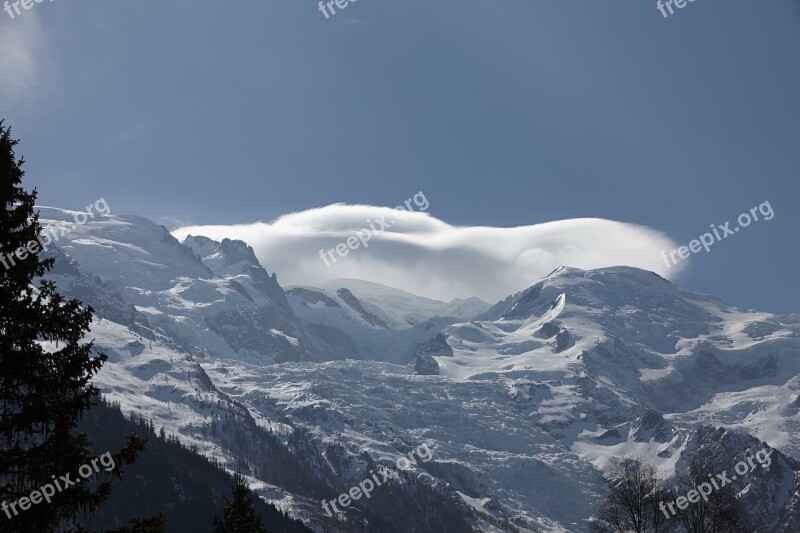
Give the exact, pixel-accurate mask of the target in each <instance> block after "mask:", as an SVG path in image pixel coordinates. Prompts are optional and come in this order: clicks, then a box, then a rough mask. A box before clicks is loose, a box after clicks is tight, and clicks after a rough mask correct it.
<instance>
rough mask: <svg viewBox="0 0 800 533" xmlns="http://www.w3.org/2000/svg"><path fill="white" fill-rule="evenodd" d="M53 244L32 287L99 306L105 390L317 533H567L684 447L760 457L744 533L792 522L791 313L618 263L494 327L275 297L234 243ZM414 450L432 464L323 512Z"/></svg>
mask: <svg viewBox="0 0 800 533" xmlns="http://www.w3.org/2000/svg"><path fill="white" fill-rule="evenodd" d="M71 216H72V215H71V214H70V213H69V212H64V211H60V210H54V209H42V221H43V223H44V224H57V225H58V224H63V223H64V222H65V221H67V220H70V219H71ZM58 246H59V249H58V250H55V251H54V252H53V253H55V254H56V255H57V257H58V261H57V263H56V270H55V271H54V273H53V275H52V277H54V278H55V279H56V281H57V283H58V285H59V287H60V288H61V289H62V291H63V292H65V293H67V294H68V295H76V296H78V297H79V298H81V299H83V300H84V301H86V302H87V303H89V304H91V305H93V306H94V307H95V309H96V310H97V315H98V319H97V320H96V322H95V324H94V327H93V330H92V334H93V335H94V336H95V337H96V339H97V344H98V346H99V347H102V348H103V349H105V350H106V351H107V352H108V353H109V354H110V355H111V358H110V361H109V363H108V364H107V365H106V367H105V368H104V370H103V371H102V372H101V374H100V376H99V378H98V383H99V385H100V387H101V389H102V390H103V391H104V393H105V394H107V395H108V396H109V397H111V398H112V399H114V400H115V401H119V402H120V403H121V404H122V406H123V408H124V409H126V410H128V411H130V412H136V413H137V414H139V415H141V416H144V417H148V418H153V419H154V421H155V424H156V426H159V425H162V426H164V427H165V428H166V430H167V431H168V432H169V433H174V434H175V435H177V436H178V437H179V438H180V439H182V440H183V441H185V442H187V443H188V444H192V445H195V446H197V449H198V451H199V452H200V453H203V454H205V455H208V456H210V457H216V458H219V459H220V460H222V461H223V462H225V463H227V464H229V465H231V466H233V465H234V464H236V463H237V462H245V463H246V464H249V465H252V469H251V471H250V472H248V473H249V475H250V476H251V481H252V485H253V487H254V488H255V489H257V490H258V491H259V493H260V494H261V495H262V496H263V497H264V498H266V499H268V500H270V501H273V502H275V503H276V505H278V506H279V507H281V508H283V509H285V510H287V511H288V512H290V513H292V514H293V515H294V516H297V517H298V518H301V519H303V520H304V521H306V522H307V523H308V524H309V525H310V526H311V527H314V528H316V529H317V530H319V531H391V530H393V529H394V530H398V531H468V530H479V531H585V530H586V527H587V520H588V519H589V517H590V516H591V515H592V513H593V512H594V511H595V507H596V504H597V502H598V497H599V495H600V494H601V492H602V490H603V488H604V486H605V481H604V479H603V475H604V474H605V473H606V472H608V470H609V468H610V466H611V460H612V459H613V458H615V457H621V456H623V455H638V456H641V457H644V458H646V459H647V460H648V461H649V462H652V463H653V464H655V465H656V466H657V467H658V468H659V469H660V470H661V471H662V472H663V473H664V474H667V475H669V474H674V473H675V471H676V468H678V469H680V468H681V467H682V466H683V465H685V464H686V462H687V461H688V460H689V458H690V457H691V456H692V454H694V453H696V451H697V450H698V449H699V448H704V449H708V450H711V451H712V452H713V453H714V454H715V456H716V457H717V458H718V459H719V460H720V461H721V462H723V463H726V464H734V463H736V461H737V460H738V459H737V458H739V457H741V455H742V454H743V453H745V451H747V450H751V451H753V450H756V449H759V448H762V447H765V446H766V445H769V446H770V447H771V448H774V449H775V450H776V451H775V452H774V455H773V462H772V464H771V466H770V468H769V469H765V470H764V471H763V472H762V471H759V472H757V473H754V474H752V475H751V476H750V477H749V478H748V479H747V480H742V481H741V483H740V486H737V490H738V491H740V493H741V494H742V495H743V500H742V501H744V502H745V503H746V505H747V508H748V509H749V510H750V512H751V513H752V515H753V516H758V517H759V521H760V524H761V526H762V527H763V528H764V529H763V530H764V531H784V532H789V531H796V530H797V529H796V528H797V524H800V504H799V503H798V497H797V496H796V495H797V494H798V493H799V492H798V490H799V489H800V486H798V484H799V483H798V479H800V463H798V462H797V461H796V460H795V459H794V458H793V457H798V454H800V449H798V447H799V446H800V444H798V442H797V439H795V438H793V437H794V436H796V435H797V432H798V423H800V337H799V336H798V333H800V316H798V315H773V314H769V313H760V312H755V311H750V310H744V309H738V308H736V307H734V306H731V305H730V304H727V303H726V302H724V301H722V300H720V299H718V298H714V297H711V296H707V295H701V294H697V293H692V292H688V291H684V290H682V289H680V288H679V287H677V286H675V285H674V284H672V283H670V282H669V281H667V280H664V279H663V278H660V277H659V276H657V275H656V274H653V273H651V272H645V271H642V270H638V269H634V268H627V267H615V268H606V269H600V270H593V271H583V270H578V269H573V268H560V269H557V270H556V271H554V272H553V273H551V274H550V275H548V276H547V277H545V278H544V279H542V280H540V281H539V282H537V283H536V284H534V285H533V286H531V287H529V288H527V289H525V290H522V291H521V292H519V293H517V294H515V295H512V296H509V297H508V298H506V299H505V300H503V301H502V302H499V303H497V304H495V305H494V306H492V307H491V308H488V305H486V304H483V303H482V302H480V301H477V300H466V301H461V302H450V303H443V302H436V301H435V300H429V299H425V298H422V297H418V296H414V295H409V294H407V293H404V292H402V291H398V290H396V289H391V288H388V287H383V286H379V285H376V284H372V283H368V282H360V281H357V280H338V281H336V282H333V283H332V284H330V285H326V286H324V287H321V288H314V287H293V288H292V289H291V290H289V291H286V292H284V290H283V289H282V288H281V287H280V285H279V284H278V281H277V279H276V277H275V276H274V275H268V274H267V271H266V270H265V269H264V268H263V266H262V265H261V264H259V262H258V261H257V259H256V258H255V255H254V254H253V253H252V250H251V249H250V248H249V247H248V246H247V245H246V244H244V243H241V242H238V241H227V240H226V241H223V242H216V241H212V240H210V239H206V238H204V237H190V238H188V239H187V240H186V241H185V242H184V243H183V244H181V243H178V242H177V241H176V240H175V239H174V238H172V236H171V235H170V234H169V233H168V232H166V230H164V229H163V228H161V227H160V226H157V225H155V224H153V223H151V222H149V221H147V220H145V219H142V218H140V217H118V216H108V217H102V218H99V219H97V220H95V221H92V222H90V223H88V224H86V225H84V226H78V227H74V228H68V230H67V232H66V234H65V235H64V236H63V237H62V238H61V240H60V241H59V242H58ZM421 360H422V361H423V362H424V363H425V364H422V365H421V364H419V363H420V361H421ZM415 362H416V363H417V364H416V369H415ZM431 362H433V363H434V364H433V365H432V364H430V363H431ZM420 369H424V371H420ZM764 443H766V444H764ZM422 444H425V445H426V446H427V447H428V448H429V449H430V451H431V454H430V459H429V460H426V461H421V460H417V461H415V462H410V464H408V465H404V466H407V469H405V470H400V471H399V474H400V475H399V477H398V478H397V479H395V480H392V481H391V482H389V483H388V484H387V486H385V487H383V488H380V489H377V490H376V491H375V493H374V494H373V496H372V497H371V498H369V499H367V500H364V499H362V500H361V501H358V502H353V504H352V505H351V506H350V507H349V508H348V509H346V510H342V509H340V511H343V512H342V513H341V514H340V515H338V516H328V515H327V514H326V512H325V511H324V510H323V508H322V506H321V505H320V503H319V502H320V500H322V499H323V498H325V499H327V500H328V501H329V500H331V499H333V498H335V497H337V495H338V494H340V493H344V492H346V491H348V490H349V489H350V488H351V487H353V486H356V485H357V484H358V483H359V482H361V481H362V480H364V479H366V478H367V477H369V476H370V471H371V470H374V469H375V468H377V467H378V466H379V465H384V466H386V467H389V468H392V469H395V470H396V469H397V465H398V464H401V463H402V462H403V461H401V462H400V463H398V461H399V460H400V459H401V457H403V456H405V457H408V455H407V454H408V453H409V452H410V451H411V450H413V449H415V448H416V447H418V446H420V445H422ZM265 457H270V458H273V457H274V458H278V459H275V460H269V461H267V460H265ZM286 465H291V471H292V472H295V471H296V472H297V474H296V478H295V477H292V476H291V475H289V474H288V473H287V469H286Z"/></svg>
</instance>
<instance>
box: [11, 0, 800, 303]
mask: <svg viewBox="0 0 800 533" xmlns="http://www.w3.org/2000/svg"><path fill="white" fill-rule="evenodd" d="M0 49H2V51H3V53H2V54H0V104H2V108H0V116H2V117H5V118H6V120H7V121H8V123H10V124H11V125H12V126H13V127H14V131H15V133H16V136H17V137H20V138H22V144H21V146H20V148H19V153H20V154H24V155H25V156H26V158H27V159H28V160H29V163H28V164H27V170H28V182H27V183H28V184H29V185H36V186H38V187H39V188H40V190H41V195H40V200H41V203H42V204H45V205H56V206H60V207H69V208H81V207H83V206H86V205H88V204H89V203H90V202H94V201H95V200H96V199H97V198H99V197H100V196H103V197H104V198H106V200H107V201H108V203H109V205H110V206H111V207H112V209H113V211H114V212H115V213H137V214H142V215H145V216H148V217H150V218H153V219H159V218H160V217H169V218H172V219H176V220H179V221H186V222H191V223H195V224H230V223H250V222H256V221H259V220H263V221H270V220H273V219H275V218H276V217H278V216H280V215H282V214H287V213H291V212H297V211H304V210H307V209H310V208H317V207H323V206H326V205H329V204H332V203H336V202H346V203H351V204H367V205H377V206H395V205H397V204H399V203H402V202H403V201H404V200H405V199H407V198H409V197H410V196H411V195H413V194H414V193H416V192H417V191H420V190H424V191H425V194H426V195H427V198H428V199H429V200H430V209H429V212H430V214H431V216H433V217H436V218H437V219H439V220H441V221H444V222H446V223H448V224H452V225H456V226H459V225H468V226H493V227H513V226H527V225H533V224H537V223H542V222H548V221H555V220H564V219H573V218H580V217H600V218H604V219H609V220H614V221H620V222H624V223H632V224H637V225H642V226H646V227H648V228H651V229H653V230H655V231H658V232H663V233H664V234H666V235H668V236H669V237H671V238H672V239H673V240H674V241H676V242H677V243H680V244H688V242H689V241H690V240H692V239H694V238H696V237H697V236H699V235H700V234H702V233H704V232H706V231H707V230H708V228H709V225H710V224H712V223H713V224H723V223H724V222H725V221H727V220H731V221H733V220H734V219H735V217H736V216H737V215H738V214H739V213H741V212H742V211H747V210H749V209H750V208H751V207H754V206H757V205H759V204H760V203H762V202H764V201H767V200H768V201H770V202H771V205H772V206H773V207H774V211H775V217H774V219H772V220H770V221H768V222H759V223H757V224H754V225H753V226H752V227H750V228H747V230H746V231H742V232H740V233H737V234H736V235H735V236H733V237H729V238H728V239H726V240H724V241H723V242H721V243H719V244H718V245H716V246H715V247H714V248H713V249H712V251H711V252H710V253H700V254H695V255H693V257H692V258H691V259H690V260H689V264H688V267H687V268H686V269H684V273H683V275H682V276H681V277H680V278H679V279H678V281H679V282H680V283H681V284H682V285H684V286H687V287H689V288H692V289H697V290H701V291H704V292H710V293H714V294H717V295H719V296H723V297H725V298H728V299H729V300H731V301H733V302H734V303H737V304H741V305H747V306H751V307H756V308H760V309H765V310H773V311H790V310H793V311H797V310H798V304H797V302H798V301H800V291H799V290H798V283H797V281H796V275H797V274H796V272H797V263H798V237H797V233H796V232H797V230H798V227H800V224H798V223H799V222H800V214H798V211H797V208H796V207H797V203H798V200H800V194H799V193H800V190H799V189H800V185H798V174H799V173H800V150H798V142H799V141H800V97H798V95H800V70H799V69H798V66H800V2H797V1H796V0H767V1H761V2H756V1H754V0H749V1H745V0H708V1H706V2H701V1H697V2H694V3H692V4H688V5H687V7H686V8H684V9H683V10H680V11H678V12H677V13H676V14H675V15H673V16H672V17H670V18H669V19H665V18H663V17H662V15H661V14H660V13H659V11H658V10H657V8H656V3H655V1H650V0H620V1H616V2H596V1H590V0H572V1H558V2H553V1H545V0H525V1H523V0H518V1H496V2H477V1H475V2H456V1H454V0H439V1H435V2H432V1H420V0H403V1H402V2H401V1H399V0H394V1H392V0H358V2H356V3H353V4H352V5H350V6H348V7H347V8H346V9H345V10H343V11H341V12H340V13H338V14H337V15H335V16H334V17H332V18H330V20H326V19H325V17H324V16H323V15H322V14H321V13H320V12H319V11H318V8H317V4H316V3H315V2H312V1H311V0H292V1H283V2H276V1H266V2H265V1H255V0H253V1H235V2H226V3H223V2H209V1H206V0H173V1H170V2H154V1H139V2H122V1H119V0H104V1H99V0H85V1H77V0H56V1H54V2H43V3H39V4H34V6H33V8H32V9H30V10H27V11H23V12H22V14H21V15H18V16H16V17H15V18H14V19H11V17H9V16H8V15H7V13H6V12H4V11H1V12H0ZM631 245H632V246H633V243H632V244H631ZM629 256H630V254H621V255H620V257H621V258H623V259H624V258H625V257H629ZM266 262H267V265H266V266H267V268H268V269H270V270H272V268H271V267H270V264H269V263H270V261H269V259H267V261H266ZM287 268H288V267H287ZM278 274H279V277H283V276H284V274H286V275H288V273H286V272H283V273H282V272H281V271H280V270H279V271H278Z"/></svg>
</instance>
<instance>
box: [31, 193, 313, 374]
mask: <svg viewBox="0 0 800 533" xmlns="http://www.w3.org/2000/svg"><path fill="white" fill-rule="evenodd" d="M40 209H41V211H40V214H41V222H42V224H43V226H46V227H49V226H52V227H56V228H61V229H60V230H59V233H62V230H63V235H62V236H61V238H60V239H59V240H58V242H57V245H58V247H59V248H60V249H61V250H62V251H63V252H65V253H66V254H67V255H69V256H70V257H71V258H72V259H74V260H75V261H77V263H78V264H80V265H81V267H82V268H83V269H84V270H86V271H87V272H89V273H90V274H91V275H92V276H97V277H99V278H100V280H102V282H103V283H104V284H106V285H107V286H108V287H110V288H111V289H112V290H114V291H116V292H117V293H119V294H120V295H121V297H122V298H123V299H124V300H125V302H127V303H129V304H131V305H133V306H135V308H136V310H137V311H139V312H140V313H143V314H144V315H146V316H147V319H148V321H149V322H150V324H152V325H153V327H155V328H158V329H160V330H163V332H164V334H165V335H167V336H168V337H170V338H171V339H172V340H173V341H174V342H175V343H177V344H178V345H179V346H181V347H182V348H184V349H185V350H186V351H188V352H189V353H192V354H195V355H198V356H203V355H207V354H209V353H214V354H217V355H221V356H225V357H231V358H243V359H246V360H256V359H261V360H266V361H273V360H303V359H307V358H309V357H310V356H309V355H308V353H307V352H306V350H305V347H304V346H303V345H302V342H301V341H300V340H299V339H298V338H297V333H296V332H295V331H284V328H286V329H291V326H292V324H293V322H296V319H295V318H294V317H293V316H291V311H290V310H289V309H288V306H287V305H286V304H285V300H284V301H283V302H280V301H277V298H283V292H282V290H281V289H280V287H279V286H278V285H277V281H275V280H274V278H269V277H268V276H267V277H266V278H267V279H265V280H262V279H257V280H253V283H252V284H250V285H249V290H248V288H246V287H245V286H244V285H243V281H242V279H241V277H234V276H226V277H222V276H219V275H217V274H215V273H214V272H213V271H212V270H211V269H209V267H208V266H206V265H205V264H204V263H203V262H202V261H201V260H200V258H198V257H197V256H196V255H195V254H194V253H193V252H192V250H191V249H190V248H188V247H187V246H183V245H182V244H180V243H179V242H178V241H176V240H175V239H174V238H173V237H172V235H170V233H169V232H168V231H167V230H166V229H165V228H164V227H162V226H158V225H156V224H155V223H153V222H150V221H149V220H147V219H145V218H142V217H137V216H104V217H99V218H97V219H94V220H91V221H90V222H89V223H87V224H83V225H74V224H70V223H69V221H71V220H72V218H73V213H72V212H69V211H64V210H59V209H53V208H40ZM263 274H264V276H266V272H264V273H263ZM273 282H274V286H273V285H271V283H273ZM276 287H277V288H276ZM273 295H275V296H276V298H275V301H273V300H271V298H272V297H273ZM293 333H294V335H293Z"/></svg>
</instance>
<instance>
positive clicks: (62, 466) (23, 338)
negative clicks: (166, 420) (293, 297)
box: [0, 121, 144, 533]
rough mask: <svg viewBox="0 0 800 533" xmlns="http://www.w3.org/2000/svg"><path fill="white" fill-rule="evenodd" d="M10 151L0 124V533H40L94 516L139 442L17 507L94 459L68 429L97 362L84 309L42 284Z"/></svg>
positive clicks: (35, 228) (29, 211) (29, 203)
mask: <svg viewBox="0 0 800 533" xmlns="http://www.w3.org/2000/svg"><path fill="white" fill-rule="evenodd" d="M16 144H17V141H16V140H12V138H11V131H10V128H6V127H4V125H3V122H2V121H0V257H1V258H2V259H3V261H0V502H4V503H5V504H7V505H8V506H9V507H4V508H3V512H2V513H0V531H14V532H16V533H25V532H29V531H30V532H35V533H41V532H46V531H53V530H55V529H56V528H57V527H58V526H59V524H60V525H61V526H65V525H66V526H69V525H71V524H75V523H76V521H75V519H76V517H77V515H78V514H79V513H80V512H84V513H91V512H92V511H93V510H95V509H96V508H97V506H98V505H99V504H100V503H101V502H102V501H103V500H104V499H105V498H107V497H108V495H109V494H110V492H111V486H110V483H111V481H110V479H109V477H111V476H113V477H118V476H119V475H120V474H121V472H122V470H123V468H124V466H125V465H127V464H129V463H131V462H132V461H134V460H135V458H136V456H137V455H138V453H139V451H141V449H142V448H143V446H144V442H143V441H141V440H138V439H132V440H129V442H128V445H127V446H126V447H125V448H124V449H123V450H122V451H121V452H119V453H117V454H115V455H114V458H115V462H116V465H117V468H116V469H115V470H114V471H112V472H110V473H107V474H104V477H102V478H99V479H94V481H92V482H86V481H81V482H77V483H75V484H74V485H71V486H65V487H62V489H63V490H61V491H57V492H56V493H55V494H54V495H53V496H52V497H51V501H50V502H49V503H48V502H44V501H41V500H40V502H38V503H36V504H34V503H31V502H25V500H22V502H20V501H19V500H20V499H21V498H28V497H30V496H31V493H32V491H34V490H37V489H39V488H41V487H43V486H44V485H47V484H51V483H53V482H54V481H55V480H57V479H59V478H60V476H64V475H67V474H69V475H70V476H71V480H76V478H78V479H79V480H80V478H79V476H78V469H79V468H80V467H81V466H82V465H85V464H88V463H89V462H90V460H91V459H92V458H94V456H93V455H90V446H91V443H90V442H89V439H88V438H87V437H86V435H85V434H82V433H79V432H78V431H76V430H75V427H76V423H77V422H78V420H79V419H80V417H81V415H82V414H83V413H84V412H85V411H86V410H87V409H88V408H89V406H90V404H91V402H92V400H93V399H95V398H96V397H97V396H98V394H99V391H98V389H97V388H95V387H94V386H93V385H92V384H91V379H92V377H93V376H94V375H95V374H96V373H97V371H98V370H99V369H100V367H101V366H102V365H103V363H104V362H105V360H106V356H105V355H104V354H99V355H97V356H94V355H93V354H92V343H91V342H82V339H83V337H84V335H85V334H86V333H87V331H88V330H89V325H90V323H91V321H92V309H91V308H88V309H86V308H83V307H82V306H81V303H80V302H79V301H77V300H69V301H67V300H65V299H64V298H63V297H62V296H61V295H60V294H58V292H56V288H55V285H54V284H53V283H52V282H49V281H45V280H42V279H41V276H43V275H44V274H45V273H46V272H47V271H48V270H49V269H50V268H51V267H52V265H53V259H40V258H39V252H40V251H41V250H40V249H41V241H40V240H39V236H40V234H41V229H42V228H41V226H40V224H39V217H38V214H37V213H35V212H34V201H35V200H36V191H35V190H34V191H33V192H27V191H25V190H24V189H23V188H22V177H23V174H24V173H23V171H22V168H21V167H22V165H23V161H22V159H19V160H17V159H16V156H15V154H14V146H15V145H16ZM101 472H104V471H103V470H101ZM99 475H100V474H98V476H99ZM64 485H66V483H64ZM26 503H27V505H25V504H26ZM11 504H16V505H15V506H14V507H13V508H12V507H10V506H11ZM26 507H27V508H26ZM6 508H8V509H9V511H5V509H6ZM12 511H16V512H12Z"/></svg>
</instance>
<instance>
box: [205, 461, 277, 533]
mask: <svg viewBox="0 0 800 533" xmlns="http://www.w3.org/2000/svg"><path fill="white" fill-rule="evenodd" d="M253 497H254V496H253V493H252V492H250V488H249V487H248V486H247V482H246V481H245V479H244V476H243V475H241V474H240V473H239V472H237V473H236V476H235V484H234V486H233V500H228V499H227V498H225V511H224V513H225V517H224V519H223V520H219V519H217V518H215V519H214V533H267V530H266V529H265V528H264V524H263V523H262V522H261V519H260V518H259V517H258V514H257V513H256V507H255V503H254V502H253Z"/></svg>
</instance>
